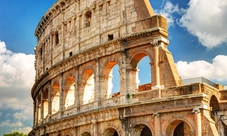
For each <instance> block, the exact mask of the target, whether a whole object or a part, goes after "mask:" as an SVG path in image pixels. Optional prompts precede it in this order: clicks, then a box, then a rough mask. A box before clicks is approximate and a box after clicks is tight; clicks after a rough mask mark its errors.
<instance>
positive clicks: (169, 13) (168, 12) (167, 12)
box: [155, 1, 185, 26]
mask: <svg viewBox="0 0 227 136" xmlns="http://www.w3.org/2000/svg"><path fill="white" fill-rule="evenodd" d="M155 12H156V13H157V14H161V15H163V16H165V17H166V18H167V20H168V24H169V26H173V25H174V23H175V22H176V18H174V16H173V14H174V13H177V14H179V15H181V14H183V13H185V9H183V8H179V6H178V5H173V4H172V3H171V2H169V1H166V2H165V3H164V6H163V8H162V9H161V10H155Z"/></svg>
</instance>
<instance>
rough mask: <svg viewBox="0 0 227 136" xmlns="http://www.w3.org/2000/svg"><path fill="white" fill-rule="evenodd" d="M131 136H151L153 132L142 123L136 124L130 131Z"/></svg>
mask: <svg viewBox="0 0 227 136" xmlns="http://www.w3.org/2000/svg"><path fill="white" fill-rule="evenodd" d="M131 135H133V136H153V131H152V129H150V127H149V126H148V125H145V124H143V123H138V124H136V125H135V126H134V127H133V128H132V131H131Z"/></svg>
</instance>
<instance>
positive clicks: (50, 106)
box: [48, 81, 52, 115]
mask: <svg viewBox="0 0 227 136" xmlns="http://www.w3.org/2000/svg"><path fill="white" fill-rule="evenodd" d="M51 96H52V86H51V81H50V82H49V84H48V115H51V114H52V103H51V102H52V98H51Z"/></svg>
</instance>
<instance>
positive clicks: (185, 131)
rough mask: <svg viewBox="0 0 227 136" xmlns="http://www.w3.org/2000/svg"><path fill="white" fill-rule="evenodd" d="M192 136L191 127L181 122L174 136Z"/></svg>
mask: <svg viewBox="0 0 227 136" xmlns="http://www.w3.org/2000/svg"><path fill="white" fill-rule="evenodd" d="M189 134H190V127H189V126H188V124H187V123H185V122H181V123H180V124H179V125H177V127H176V128H175V130H174V133H173V135H174V136H188V135H189Z"/></svg>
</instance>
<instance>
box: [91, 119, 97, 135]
mask: <svg viewBox="0 0 227 136" xmlns="http://www.w3.org/2000/svg"><path fill="white" fill-rule="evenodd" d="M92 126H93V136H98V124H97V123H96V122H92Z"/></svg>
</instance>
